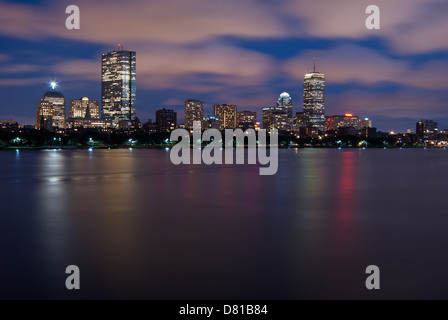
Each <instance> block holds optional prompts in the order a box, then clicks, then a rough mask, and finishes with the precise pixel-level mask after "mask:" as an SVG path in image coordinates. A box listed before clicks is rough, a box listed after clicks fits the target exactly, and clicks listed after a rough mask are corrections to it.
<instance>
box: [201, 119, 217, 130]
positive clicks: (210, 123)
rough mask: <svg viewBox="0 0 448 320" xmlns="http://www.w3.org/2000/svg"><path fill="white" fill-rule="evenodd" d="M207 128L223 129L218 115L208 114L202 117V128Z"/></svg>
mask: <svg viewBox="0 0 448 320" xmlns="http://www.w3.org/2000/svg"><path fill="white" fill-rule="evenodd" d="M207 129H217V130H221V122H220V121H219V119H218V117H215V116H207V117H204V119H202V130H207Z"/></svg>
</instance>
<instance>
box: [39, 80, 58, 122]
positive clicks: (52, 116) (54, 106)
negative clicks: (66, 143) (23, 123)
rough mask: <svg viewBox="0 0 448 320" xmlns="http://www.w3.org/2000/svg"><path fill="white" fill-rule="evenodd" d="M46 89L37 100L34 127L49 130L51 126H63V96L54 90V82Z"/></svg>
mask: <svg viewBox="0 0 448 320" xmlns="http://www.w3.org/2000/svg"><path fill="white" fill-rule="evenodd" d="M51 87H52V90H48V91H47V92H45V94H44V95H43V96H42V99H41V100H39V102H38V105H37V112H36V128H38V129H47V130H51V129H52V128H53V127H58V128H60V129H64V128H65V98H64V95H63V94H62V93H60V92H59V91H57V90H55V89H56V83H55V82H52V83H51Z"/></svg>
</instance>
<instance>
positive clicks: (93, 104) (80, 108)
mask: <svg viewBox="0 0 448 320" xmlns="http://www.w3.org/2000/svg"><path fill="white" fill-rule="evenodd" d="M69 114H70V118H92V119H99V118H100V104H99V101H98V100H90V99H89V98H88V97H82V98H81V99H79V100H70V113H69Z"/></svg>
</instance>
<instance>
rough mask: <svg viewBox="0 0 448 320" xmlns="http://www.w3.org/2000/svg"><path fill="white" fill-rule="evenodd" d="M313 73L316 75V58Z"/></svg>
mask: <svg viewBox="0 0 448 320" xmlns="http://www.w3.org/2000/svg"><path fill="white" fill-rule="evenodd" d="M313 72H314V73H316V57H314V67H313Z"/></svg>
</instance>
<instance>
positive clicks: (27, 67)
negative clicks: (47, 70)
mask: <svg viewBox="0 0 448 320" xmlns="http://www.w3.org/2000/svg"><path fill="white" fill-rule="evenodd" d="M0 61H1V57H0ZM41 69H42V67H41V66H39V65H34V64H25V63H18V64H8V65H2V66H0V73H9V74H17V73H29V72H36V71H39V70H41Z"/></svg>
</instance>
